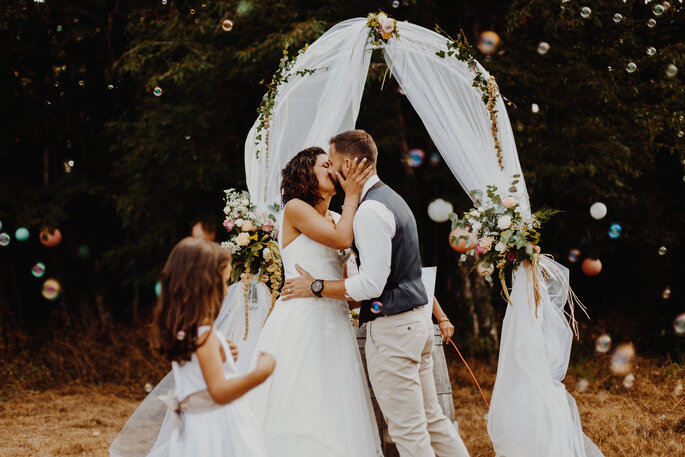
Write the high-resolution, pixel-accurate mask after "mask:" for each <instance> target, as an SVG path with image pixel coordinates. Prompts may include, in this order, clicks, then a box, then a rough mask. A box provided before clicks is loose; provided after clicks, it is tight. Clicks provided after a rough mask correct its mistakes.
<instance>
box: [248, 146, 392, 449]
mask: <svg viewBox="0 0 685 457" xmlns="http://www.w3.org/2000/svg"><path fill="white" fill-rule="evenodd" d="M364 164H365V159H364V160H362V161H361V162H360V163H359V164H358V166H357V163H356V161H355V163H354V164H353V165H352V168H351V170H350V173H349V175H348V177H347V179H343V178H342V177H341V176H340V175H339V174H337V173H336V181H337V182H338V183H339V185H340V187H342V190H343V191H344V192H345V203H344V204H343V210H342V215H338V214H336V213H333V212H331V211H329V210H328V205H329V203H330V201H331V198H332V197H333V195H335V193H336V183H335V182H334V179H333V178H332V177H331V175H330V174H329V167H330V163H329V161H328V156H327V155H326V153H325V152H324V150H323V149H321V148H318V147H312V148H307V149H305V150H303V151H300V152H299V153H298V154H297V155H296V156H295V157H294V158H293V159H292V160H291V161H290V162H289V163H288V164H287V165H286V167H285V168H284V169H283V172H282V178H283V180H282V185H281V193H282V201H283V204H284V205H285V207H284V210H283V215H282V218H281V221H282V226H281V230H280V231H279V245H280V249H281V257H282V260H283V267H284V270H285V278H286V279H287V278H289V277H294V276H298V275H299V273H298V271H297V270H296V267H295V265H296V264H299V265H300V266H302V267H303V268H305V269H306V270H307V271H310V272H312V274H314V275H315V276H316V277H317V278H321V279H342V277H343V265H344V263H345V260H346V258H345V254H347V255H348V256H349V251H348V250H347V248H349V247H350V245H351V244H352V237H353V232H352V220H353V218H354V213H355V211H356V206H357V204H358V203H359V197H360V194H361V191H362V187H363V185H364V183H365V182H366V180H367V179H368V178H369V176H370V175H371V167H366V168H365V167H364ZM261 351H268V352H270V353H272V354H273V355H274V357H275V358H276V360H278V364H277V367H276V370H275V371H274V373H273V376H272V377H271V378H270V380H269V381H267V382H266V383H264V384H262V385H261V386H260V387H259V388H257V389H254V390H253V391H252V392H251V393H250V394H249V395H248V396H247V398H248V401H249V402H250V406H251V407H252V410H253V412H254V414H255V416H256V417H257V420H258V422H259V423H260V425H261V428H262V431H263V433H264V438H265V441H266V444H267V450H268V453H269V455H272V456H277V457H322V456H325V457H351V456H354V457H376V456H381V455H382V452H381V450H380V449H381V448H380V440H379V438H378V429H377V426H376V421H375V418H374V413H373V407H372V404H371V400H370V397H369V391H368V387H367V384H366V376H365V373H364V367H363V365H362V360H361V357H360V354H359V349H358V347H357V341H356V338H355V335H354V332H353V327H352V325H351V323H350V318H349V308H348V304H347V302H345V301H341V300H333V299H328V298H317V297H311V298H298V299H293V300H288V301H281V300H279V301H278V302H276V305H275V307H274V310H273V312H272V313H271V316H269V319H268V320H267V321H266V324H265V325H264V328H263V329H262V333H261V335H260V337H259V340H258V341H257V345H256V347H255V352H254V354H259V352H261Z"/></svg>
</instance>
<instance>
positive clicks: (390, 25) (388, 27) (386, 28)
mask: <svg viewBox="0 0 685 457" xmlns="http://www.w3.org/2000/svg"><path fill="white" fill-rule="evenodd" d="M381 30H382V31H383V32H385V33H392V31H393V30H395V22H394V21H393V20H392V19H390V18H386V19H385V21H383V22H382V23H381Z"/></svg>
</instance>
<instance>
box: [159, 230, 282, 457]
mask: <svg viewBox="0 0 685 457" xmlns="http://www.w3.org/2000/svg"><path fill="white" fill-rule="evenodd" d="M230 265H231V262H230V253H229V252H228V251H227V250H226V249H224V248H221V247H220V246H219V245H217V244H214V243H211V242H208V241H205V240H201V239H197V238H186V239H184V240H182V241H181V242H180V243H178V244H177V245H176V246H175V247H174V249H173V250H172V251H171V254H170V255H169V259H168V260H167V263H166V265H165V267H164V270H163V271H162V280H161V282H162V294H161V297H160V300H159V304H158V306H157V309H156V310H155V321H154V328H155V342H156V344H157V347H158V349H159V351H160V353H161V354H162V355H164V356H165V357H166V358H167V359H168V360H169V361H171V363H172V371H173V376H174V381H175V383H176V392H175V395H173V394H170V395H168V396H162V397H160V398H159V399H160V400H161V401H163V402H164V403H166V404H167V407H168V408H169V410H170V412H171V414H172V417H173V422H174V430H173V432H172V433H171V436H170V438H169V453H168V455H169V456H170V457H176V456H178V457H180V456H191V455H192V456H203V457H214V456H216V457H218V456H222V457H223V456H227V457H266V451H265V448H264V444H263V439H262V436H261V432H260V430H259V428H258V425H257V422H256V420H255V418H254V416H253V414H252V411H251V410H250V408H249V406H248V404H247V403H246V402H245V400H244V399H243V398H241V397H242V396H243V395H244V394H245V393H247V392H248V391H249V390H251V389H253V388H254V387H256V386H258V385H259V384H261V383H262V382H264V381H265V380H266V379H267V378H268V377H269V376H270V375H271V373H272V372H273V370H274V367H275V364H276V362H275V360H274V358H273V356H271V355H270V354H266V353H262V354H260V356H259V358H258V360H257V363H256V367H255V368H254V370H252V371H251V372H249V373H248V374H246V375H244V376H241V375H240V373H239V372H238V370H237V368H236V365H235V361H234V360H233V356H232V353H231V349H230V347H229V345H228V343H227V340H226V338H225V337H224V336H223V335H222V334H221V333H220V332H218V331H217V330H216V329H214V328H213V323H214V321H215V319H216V317H217V314H218V312H219V309H220V307H221V300H222V297H223V296H224V294H225V293H226V284H227V282H228V280H229V279H228V278H230V270H231V266H230Z"/></svg>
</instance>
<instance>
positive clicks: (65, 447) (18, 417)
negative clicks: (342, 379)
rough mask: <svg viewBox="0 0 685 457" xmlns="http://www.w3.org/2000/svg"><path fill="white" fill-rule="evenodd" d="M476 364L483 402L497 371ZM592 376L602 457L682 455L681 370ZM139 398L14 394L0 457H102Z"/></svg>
mask: <svg viewBox="0 0 685 457" xmlns="http://www.w3.org/2000/svg"><path fill="white" fill-rule="evenodd" d="M448 359H449V368H450V372H451V378H452V382H453V385H454V398H455V406H456V414H457V419H458V420H459V422H460V429H461V434H462V437H463V438H464V440H465V442H466V445H467V447H468V448H469V450H470V451H471V455H472V456H474V457H481V456H488V457H489V456H493V455H494V454H493V452H492V448H491V446H490V441H489V440H488V436H487V431H486V422H485V419H484V415H485V412H486V409H485V405H484V404H483V402H482V400H481V398H480V395H479V394H478V391H477V390H476V389H475V388H474V387H473V386H472V381H471V379H470V377H469V375H468V373H467V372H466V370H465V369H464V368H463V366H462V365H461V362H458V361H457V360H455V359H453V358H452V356H451V354H448ZM474 365H475V366H474V367H473V368H474V371H475V373H476V377H477V378H478V379H479V380H480V381H481V382H482V386H483V388H484V390H485V394H486V396H488V397H489V394H490V392H491V389H492V383H493V381H494V377H495V366H494V364H485V363H481V364H479V363H474ZM593 370H594V372H592V373H589V374H590V376H588V373H587V369H586V367H580V368H578V367H574V369H573V370H571V373H570V374H569V376H568V377H567V379H566V385H567V387H568V389H569V391H571V392H572V393H573V394H574V396H575V397H576V399H577V402H578V407H579V410H580V414H581V420H582V423H583V427H584V430H585V432H586V434H587V435H588V436H589V437H590V438H591V439H592V440H593V441H595V443H596V444H597V445H598V446H599V447H600V449H602V451H603V452H604V454H605V456H607V457H626V456H630V457H634V456H639V457H650V456H653V457H666V456H669V457H670V456H683V455H685V399H684V398H685V394H680V395H678V396H676V395H675V393H674V389H675V388H676V386H677V385H678V383H679V382H683V381H684V380H685V370H683V369H682V368H681V367H679V366H678V365H676V364H674V363H672V362H668V363H663V362H657V361H653V360H645V359H641V360H639V362H638V364H637V366H636V368H635V371H634V373H635V378H636V380H635V385H634V387H633V388H632V389H630V390H629V389H626V388H625V387H623V386H622V383H621V379H620V378H615V377H612V376H610V375H606V376H602V374H601V373H603V371H604V370H603V368H602V366H601V364H599V366H595V367H594V368H593ZM580 372H582V373H583V376H586V377H587V378H588V379H589V380H590V382H589V386H588V387H587V389H586V390H585V391H584V392H577V390H576V386H577V383H578V381H579V379H580V377H579V374H578V373H580ZM144 396H145V392H144V390H143V385H139V386H137V385H134V384H129V385H128V386H127V387H120V386H112V385H102V384H100V385H97V384H95V385H92V386H88V385H79V386H76V387H69V388H58V389H48V390H46V391H43V392H35V391H30V390H24V391H17V392H15V393H13V394H12V395H11V396H8V397H7V398H6V399H5V400H0V456H1V457H19V456H22V457H23V456H107V455H108V451H107V449H108V447H109V443H110V442H111V441H112V439H113V438H114V437H115V436H116V434H117V433H118V432H119V429H120V428H121V426H122V425H123V424H124V422H125V421H126V419H127V417H128V416H129V414H130V413H131V412H132V411H133V410H134V409H135V407H136V406H137V405H138V402H139V401H140V400H141V399H142V398H144ZM350 457H352V456H350ZM550 457H551V456H550Z"/></svg>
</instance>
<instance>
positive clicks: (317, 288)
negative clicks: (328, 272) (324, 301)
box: [311, 279, 323, 297]
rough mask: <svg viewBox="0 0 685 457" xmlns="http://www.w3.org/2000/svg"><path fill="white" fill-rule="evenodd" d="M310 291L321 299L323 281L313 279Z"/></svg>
mask: <svg viewBox="0 0 685 457" xmlns="http://www.w3.org/2000/svg"><path fill="white" fill-rule="evenodd" d="M311 289H312V293H313V294H314V295H315V296H316V297H321V292H323V279H315V280H314V281H312V285H311Z"/></svg>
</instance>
